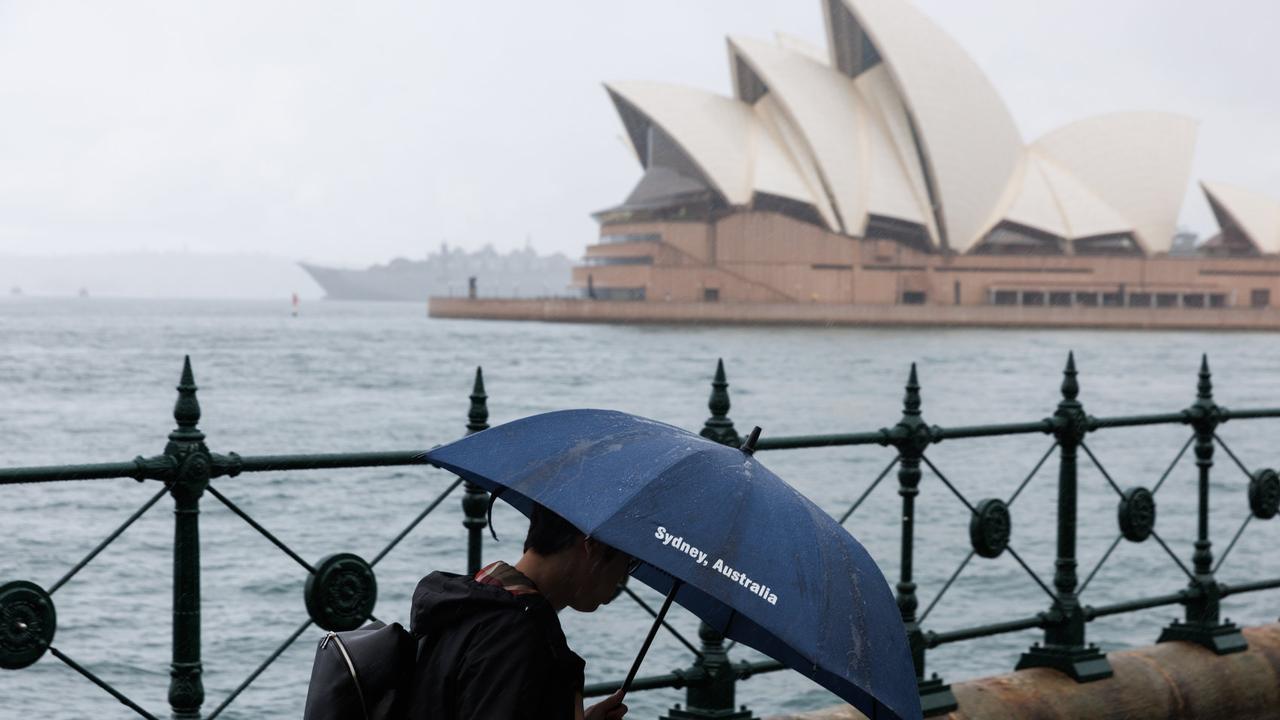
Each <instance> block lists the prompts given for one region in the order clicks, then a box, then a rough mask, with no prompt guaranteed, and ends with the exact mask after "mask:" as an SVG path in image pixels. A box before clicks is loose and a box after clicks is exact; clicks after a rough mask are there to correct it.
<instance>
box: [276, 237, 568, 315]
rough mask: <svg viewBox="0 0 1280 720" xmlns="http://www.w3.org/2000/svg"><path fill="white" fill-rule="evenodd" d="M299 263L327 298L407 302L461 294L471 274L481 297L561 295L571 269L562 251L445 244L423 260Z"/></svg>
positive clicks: (464, 291)
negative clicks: (355, 265) (364, 264)
mask: <svg viewBox="0 0 1280 720" xmlns="http://www.w3.org/2000/svg"><path fill="white" fill-rule="evenodd" d="M298 264H299V265H300V266H302V269H303V270H306V271H307V273H309V274H310V275H311V277H312V278H314V279H315V281H316V282H317V283H319V284H320V287H322V288H324V292H325V298H326V299H329V300H399V301H409V302H425V301H426V299H427V298H428V297H430V296H432V295H444V296H447V295H453V294H456V295H458V296H464V295H466V294H467V293H468V285H469V279H470V278H473V277H474V278H475V279H476V288H477V295H478V296H479V297H526V298H527V297H549V296H556V295H564V294H565V293H566V290H567V288H568V286H569V282H570V279H571V275H572V267H573V261H572V260H570V259H569V258H568V257H566V256H565V255H563V254H561V253H556V254H554V255H539V254H537V253H536V252H534V250H533V249H532V248H531V247H529V246H527V245H526V246H525V247H524V249H522V250H515V251H512V252H509V253H506V254H500V253H498V252H497V251H496V250H494V249H493V246H491V245H486V246H485V247H484V248H483V249H481V250H478V251H476V252H471V253H469V252H466V251H464V250H460V249H457V248H453V249H451V248H449V247H448V246H447V245H444V244H442V245H441V246H440V250H439V251H437V252H433V253H430V254H429V255H427V258H426V259H425V260H409V259H407V258H395V259H394V260H392V261H391V262H389V263H387V264H385V265H374V266H372V267H369V268H366V269H364V270H349V269H342V268H332V267H322V266H320V265H312V264H310V263H304V262H300V263H298Z"/></svg>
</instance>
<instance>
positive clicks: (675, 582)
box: [619, 578, 683, 700]
mask: <svg viewBox="0 0 1280 720" xmlns="http://www.w3.org/2000/svg"><path fill="white" fill-rule="evenodd" d="M682 584H683V583H682V581H680V580H679V579H676V578H672V580H671V590H670V591H668V592H667V597H666V599H665V600H663V601H662V609H661V610H659V611H658V615H657V616H656V617H655V618H654V619H653V625H652V626H651V627H650V628H649V634H648V635H647V636H646V637H645V639H644V644H643V645H641V646H640V654H638V655H636V659H635V661H634V662H632V663H631V671H630V672H628V673H627V679H626V680H623V681H622V688H621V691H622V697H626V696H627V692H628V691H630V690H631V682H632V681H633V680H635V679H636V673H637V672H639V670H640V663H642V662H644V656H645V655H646V654H648V652H649V645H650V644H652V643H653V636H654V635H657V634H658V626H659V625H661V624H662V619H663V618H664V617H666V616H667V610H670V609H671V601H672V600H674V599H675V597H676V591H677V590H679V589H680V586H681V585H682ZM621 699H622V698H621V697H620V698H619V700H621Z"/></svg>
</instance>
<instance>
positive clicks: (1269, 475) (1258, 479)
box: [1249, 468, 1280, 520]
mask: <svg viewBox="0 0 1280 720" xmlns="http://www.w3.org/2000/svg"><path fill="white" fill-rule="evenodd" d="M1249 510H1250V511H1252V512H1253V516H1254V517H1256V518H1258V519H1259V520H1270V519H1271V518H1273V517H1275V516H1276V512H1277V511H1280V474H1277V473H1276V471H1275V470H1272V469H1271V468H1265V469H1262V470H1259V471H1257V472H1255V473H1254V474H1253V477H1252V478H1250V480H1249Z"/></svg>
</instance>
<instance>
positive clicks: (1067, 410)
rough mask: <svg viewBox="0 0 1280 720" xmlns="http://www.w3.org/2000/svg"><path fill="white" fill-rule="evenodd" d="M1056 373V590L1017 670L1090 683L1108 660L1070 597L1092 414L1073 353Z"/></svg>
mask: <svg viewBox="0 0 1280 720" xmlns="http://www.w3.org/2000/svg"><path fill="white" fill-rule="evenodd" d="M1062 376H1063V377H1062V401H1061V402H1059V403H1058V409H1057V411H1056V412H1055V413H1054V415H1053V418H1052V419H1051V422H1052V423H1053V427H1054V430H1053V432H1054V435H1055V437H1056V438H1057V440H1058V448H1059V453H1058V559H1057V561H1056V562H1055V563H1054V567H1055V570H1054V574H1053V586H1054V589H1056V590H1057V595H1056V597H1055V599H1054V602H1053V606H1052V607H1051V608H1050V610H1049V612H1048V613H1047V615H1046V623H1047V624H1046V626H1045V631H1044V645H1043V646H1042V645H1041V644H1040V643H1036V644H1035V645H1033V646H1032V647H1031V649H1030V650H1028V651H1027V652H1025V653H1023V654H1022V657H1021V659H1019V660H1018V665H1017V669H1018V670H1022V669H1023V668H1030V667H1049V668H1053V669H1055V670H1058V671H1060V672H1062V673H1065V674H1067V675H1069V676H1070V677H1071V678H1072V679H1073V680H1075V681H1076V682H1091V681H1093V680H1102V679H1104V678H1109V677H1111V663H1110V662H1109V661H1108V660H1107V656H1106V655H1104V654H1103V653H1102V652H1101V651H1099V650H1098V646H1097V645H1094V644H1089V645H1085V623H1086V619H1085V614H1084V610H1083V608H1081V607H1080V599H1079V597H1077V596H1076V587H1077V586H1079V584H1080V579H1079V577H1078V576H1077V574H1076V492H1077V486H1078V484H1077V472H1076V453H1077V450H1078V448H1079V447H1080V444H1081V443H1082V442H1084V437H1085V435H1087V434H1088V433H1089V431H1090V430H1091V429H1092V427H1091V425H1092V419H1091V418H1090V417H1089V416H1088V415H1087V414H1086V413H1085V411H1084V406H1083V405H1081V403H1080V401H1079V400H1078V399H1077V398H1078V397H1079V395H1080V384H1079V383H1078V382H1077V381H1076V360H1075V354H1074V353H1068V355H1067V367H1066V369H1065V370H1063V373H1062Z"/></svg>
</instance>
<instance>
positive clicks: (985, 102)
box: [608, 0, 1280, 252]
mask: <svg viewBox="0 0 1280 720" xmlns="http://www.w3.org/2000/svg"><path fill="white" fill-rule="evenodd" d="M826 3H828V4H829V5H828V6H827V11H828V12H827V13H826V14H827V23H828V32H829V34H830V33H840V34H839V36H838V37H837V36H836V35H831V36H830V38H836V39H841V38H844V37H845V35H846V34H850V33H852V34H856V35H857V38H853V35H852V34H851V35H849V37H850V38H851V39H850V45H849V46H854V45H856V46H859V47H863V48H864V49H865V50H869V51H872V52H871V54H870V55H867V56H866V57H864V58H863V61H862V62H860V63H854V64H853V65H849V64H848V63H846V65H845V66H842V67H843V69H837V68H836V67H834V66H833V64H832V63H834V62H835V61H834V60H833V61H830V62H828V61H827V60H826V59H824V57H823V55H822V53H821V51H820V50H819V49H818V48H816V47H813V46H812V45H810V44H809V43H807V42H806V41H804V40H800V39H797V38H793V37H791V36H786V35H779V38H778V42H777V43H776V44H774V43H768V42H763V41H759V40H751V39H743V38H731V39H730V41H729V49H730V65H731V70H732V72H733V73H734V76H735V83H734V84H735V87H736V88H737V91H738V92H740V93H745V95H744V96H742V97H739V98H737V99H731V98H726V97H722V96H718V95H715V94H712V93H706V92H702V91H698V90H692V89H689V88H684V87H679V86H672V85H659V84H654V83H622V84H611V85H609V86H608V87H609V89H610V92H611V93H613V94H614V95H615V103H617V102H618V101H619V99H621V100H622V101H625V103H627V104H629V105H630V106H631V108H632V110H631V111H630V112H633V113H640V114H642V115H643V116H644V117H645V118H647V121H648V122H650V123H652V124H654V125H657V126H658V127H660V128H661V129H662V130H663V131H665V132H666V133H667V135H669V136H670V137H671V138H673V139H674V140H675V141H676V142H677V143H678V144H679V145H680V147H681V148H683V149H684V151H685V153H686V154H687V155H688V156H689V158H690V159H691V160H692V162H693V163H694V164H695V165H696V166H697V167H698V168H699V169H700V170H701V171H702V172H703V173H704V174H705V176H706V178H707V179H708V180H709V181H710V182H711V183H712V184H713V185H714V186H715V188H716V189H717V190H718V191H719V192H720V193H721V194H722V195H723V196H724V197H725V199H726V201H727V202H729V203H730V204H733V205H747V204H749V203H750V202H751V201H752V199H753V197H754V196H755V194H756V193H768V194H772V195H777V196H781V197H785V198H790V199H794V200H798V201H800V202H804V203H808V204H810V205H811V206H812V207H814V208H815V209H816V210H817V213H818V214H819V215H820V216H821V217H822V218H823V219H824V221H825V222H826V223H827V225H828V227H829V228H831V229H834V230H837V231H841V232H844V233H846V234H851V235H856V234H861V233H864V232H865V229H866V223H867V220H868V219H869V217H870V216H872V215H883V216H887V217H892V218H896V219H900V220H904V221H908V222H914V223H919V224H920V225H922V226H923V227H924V228H925V230H926V231H927V233H928V236H929V237H930V238H931V240H932V241H933V243H934V244H935V245H936V246H938V247H943V246H945V247H947V248H949V249H950V250H952V251H955V252H966V251H968V250H970V249H972V248H973V247H974V246H975V245H977V244H978V243H979V242H981V241H982V240H983V239H984V237H985V236H986V234H987V233H988V232H989V231H990V230H991V229H992V228H993V227H995V226H996V225H997V224H999V223H1000V222H1003V221H1010V222H1015V223H1019V224H1022V225H1025V226H1027V227H1031V228H1035V229H1037V230H1040V231H1043V232H1046V233H1049V234H1051V235H1054V236H1057V237H1062V238H1064V239H1069V240H1073V239H1081V238H1086V237H1092V236H1097V235H1108V234H1113V233H1130V232H1131V233H1133V235H1134V237H1135V239H1136V241H1137V242H1138V244H1139V245H1140V246H1142V247H1143V248H1144V249H1145V250H1146V251H1148V252H1161V251H1167V250H1168V249H1169V246H1170V244H1171V242H1172V238H1173V233H1174V230H1175V227H1176V219H1177V216H1178V211H1179V209H1180V207H1181V202H1182V197H1183V194H1184V193H1183V191H1184V190H1185V187H1186V183H1187V180H1188V175H1189V172H1190V165H1191V154H1192V152H1193V150H1194V146H1195V133H1196V125H1195V123H1194V122H1193V121H1191V120H1189V119H1187V118H1184V117H1180V116H1177V115H1170V114H1163V113H1123V114H1115V115H1106V116H1101V117H1096V118H1089V119H1085V120H1081V121H1079V122H1075V123H1073V124H1070V125H1067V126H1066V127H1063V128H1061V129H1059V130H1057V131H1055V132H1052V133H1050V134H1048V135H1046V136H1045V137H1043V138H1041V139H1040V140H1038V141H1036V142H1035V143H1033V144H1031V145H1030V146H1028V145H1027V144H1025V143H1024V142H1023V140H1022V139H1021V136H1020V134H1019V133H1018V130H1017V127H1016V126H1015V125H1014V122H1013V119H1012V118H1011V117H1010V115H1009V112H1008V110H1007V109H1006V107H1005V105H1004V103H1003V101H1002V100H1001V98H1000V97H999V95H998V94H997V93H996V91H995V89H994V88H993V87H992V85H991V83H990V82H989V81H988V80H987V78H986V77H985V76H984V75H983V73H982V71H981V70H980V69H979V68H978V67H977V66H976V65H975V64H974V63H973V61H972V60H971V59H970V58H969V57H968V55H967V54H966V53H965V52H964V50H963V49H962V48H961V47H960V46H959V45H958V44H957V43H956V42H955V41H954V40H952V39H951V38H950V37H949V36H948V35H947V34H946V33H944V32H943V31H942V30H941V29H940V28H939V27H938V26H936V25H935V24H934V23H933V22H932V21H931V20H930V19H929V18H928V17H926V16H925V15H924V14H922V13H921V12H920V11H919V10H917V9H916V8H915V7H914V6H912V5H911V4H910V3H909V2H907V1H906V0H826ZM845 10H847V11H848V12H847V13H845ZM833 13H834V14H836V15H839V17H838V18H833ZM830 38H829V39H830ZM854 40H856V42H855V41H854ZM867 42H870V43H871V44H872V45H874V48H869V47H867V46H866V43H867ZM841 47H845V45H841ZM867 58H870V59H867ZM876 58H879V61H878V62H877V61H876ZM846 73H847V74H846ZM850 75H854V76H856V77H850ZM619 109H620V112H622V111H623V107H622V105H619ZM624 119H625V117H624ZM628 122H632V123H634V122H635V121H634V119H632V120H628ZM633 142H636V139H635V138H633ZM637 149H639V148H637ZM1277 242H1278V243H1280V241H1277Z"/></svg>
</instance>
